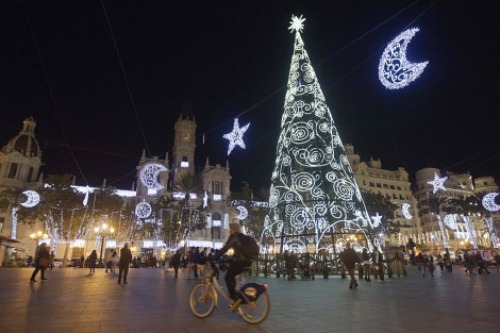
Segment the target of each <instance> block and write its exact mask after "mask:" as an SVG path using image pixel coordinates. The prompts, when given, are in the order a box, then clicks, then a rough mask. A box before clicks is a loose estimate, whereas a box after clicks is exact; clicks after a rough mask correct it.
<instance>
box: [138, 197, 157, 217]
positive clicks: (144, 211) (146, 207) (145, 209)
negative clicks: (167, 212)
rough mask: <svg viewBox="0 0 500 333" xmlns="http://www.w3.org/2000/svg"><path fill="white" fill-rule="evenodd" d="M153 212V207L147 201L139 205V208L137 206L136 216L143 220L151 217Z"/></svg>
mask: <svg viewBox="0 0 500 333" xmlns="http://www.w3.org/2000/svg"><path fill="white" fill-rule="evenodd" d="M152 211H153V209H152V208H151V205H150V204H148V203H147V202H145V201H143V202H140V203H138V204H137V206H135V215H137V216H138V217H139V218H141V219H145V218H147V217H149V215H151V212H152Z"/></svg>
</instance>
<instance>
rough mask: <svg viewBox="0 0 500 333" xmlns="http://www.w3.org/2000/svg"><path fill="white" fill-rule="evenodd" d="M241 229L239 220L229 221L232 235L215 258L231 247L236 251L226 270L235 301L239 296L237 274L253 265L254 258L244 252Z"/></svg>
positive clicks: (230, 291)
mask: <svg viewBox="0 0 500 333" xmlns="http://www.w3.org/2000/svg"><path fill="white" fill-rule="evenodd" d="M240 229H241V225H240V224H239V223H238V222H231V223H229V232H230V234H231V235H230V236H229V238H228V239H227V242H226V244H225V245H224V247H223V248H222V249H220V250H219V251H217V253H216V255H215V258H214V259H215V260H219V259H220V257H221V256H222V255H223V254H224V253H226V252H227V251H228V250H229V249H230V248H232V249H233V251H234V253H233V255H232V258H231V261H230V263H229V267H228V269H227V272H226V277H225V278H224V280H225V281H226V286H227V289H228V292H229V296H230V297H231V299H232V300H233V301H235V300H236V299H237V298H238V296H237V294H236V290H235V287H236V276H237V275H239V274H241V273H242V272H243V270H244V269H245V268H246V267H248V266H250V265H252V260H251V259H248V258H247V257H245V255H244V254H243V250H242V246H243V244H242V242H241V238H240V235H242V233H240Z"/></svg>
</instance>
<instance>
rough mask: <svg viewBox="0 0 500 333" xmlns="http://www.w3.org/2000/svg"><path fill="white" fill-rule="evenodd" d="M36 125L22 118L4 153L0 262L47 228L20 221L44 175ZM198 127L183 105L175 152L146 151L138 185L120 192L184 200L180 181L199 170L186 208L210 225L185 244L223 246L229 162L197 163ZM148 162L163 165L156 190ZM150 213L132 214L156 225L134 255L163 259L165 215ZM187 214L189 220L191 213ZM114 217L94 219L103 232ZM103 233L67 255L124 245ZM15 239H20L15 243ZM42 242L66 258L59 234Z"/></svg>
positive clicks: (130, 198) (30, 247) (229, 213)
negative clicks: (146, 177)
mask: <svg viewBox="0 0 500 333" xmlns="http://www.w3.org/2000/svg"><path fill="white" fill-rule="evenodd" d="M35 126H36V122H35V121H34V119H33V118H32V117H30V118H27V119H26V120H24V122H23V128H22V130H21V131H20V132H19V134H18V135H17V136H15V137H14V138H12V139H11V140H10V141H9V142H8V143H7V145H5V146H4V147H3V148H2V150H1V151H0V194H2V200H1V201H0V202H1V203H2V204H1V205H0V236H1V237H2V238H1V242H2V243H1V244H2V246H1V247H0V263H4V264H6V263H8V264H14V263H13V261H14V258H16V257H23V258H24V257H27V256H28V255H30V254H31V255H33V254H34V250H35V246H36V243H37V242H38V241H34V240H33V239H31V238H30V235H31V234H33V232H36V231H37V230H41V231H44V226H43V223H41V222H40V223H37V224H35V225H27V224H24V223H19V224H18V223H17V220H16V209H17V207H18V206H19V204H21V203H22V201H24V200H25V198H26V197H25V195H23V194H22V193H23V192H24V191H25V190H28V189H35V190H36V189H37V188H40V187H41V186H42V185H43V182H42V179H41V178H42V177H40V179H39V180H38V181H37V177H38V175H39V174H40V167H41V165H42V160H41V156H42V152H41V150H40V147H39V145H38V142H37V140H36V138H35V134H34V130H35ZM196 127H197V126H196V122H195V118H194V116H193V114H192V112H191V108H190V105H189V104H185V105H184V108H183V110H182V112H181V114H180V116H179V118H178V120H177V122H176V123H175V126H174V133H173V134H174V144H173V147H172V149H171V154H169V153H167V154H166V156H165V159H160V158H159V157H158V156H153V157H150V158H148V157H146V154H145V151H143V153H142V156H141V157H140V159H139V163H138V165H137V167H136V170H137V173H136V185H135V186H132V190H116V194H117V195H119V196H120V197H122V198H123V199H124V200H125V202H127V203H129V204H132V205H133V206H137V205H138V204H140V203H148V204H149V205H154V204H155V203H156V200H157V199H158V198H160V197H161V196H163V195H164V194H168V195H169V196H170V197H171V198H174V199H176V200H181V199H183V196H184V194H183V193H180V192H179V190H178V186H177V183H178V181H179V179H180V178H181V177H182V175H183V174H185V173H187V172H190V173H192V174H198V175H199V176H200V179H201V186H200V188H199V189H198V190H196V191H193V192H192V193H190V194H189V198H190V200H189V204H188V207H185V208H187V209H189V210H190V211H193V212H194V211H197V210H199V209H203V210H204V216H206V222H207V227H206V229H204V230H198V231H195V232H191V233H190V234H189V236H188V238H187V245H188V246H201V247H218V248H219V247H221V246H222V244H223V242H224V241H225V239H226V238H227V235H228V224H229V221H230V220H231V219H232V218H233V217H234V216H235V215H236V212H235V211H234V209H232V208H231V206H230V205H229V204H228V202H229V200H228V199H229V198H230V195H231V192H230V185H231V175H230V172H229V163H228V162H226V165H225V166H221V165H220V164H216V165H210V164H209V159H208V157H207V158H206V163H205V165H204V166H199V167H196V166H195V154H196V151H195V149H196V138H197V137H196ZM170 156H171V157H172V161H171V162H170V160H169V157H170ZM148 164H153V165H155V166H156V168H158V165H159V166H160V167H159V168H158V169H153V171H152V174H151V175H152V178H150V180H151V181H153V182H154V184H155V185H157V186H156V187H154V188H151V186H149V187H148V186H146V185H145V184H144V182H143V181H142V180H141V171H142V170H143V168H145V167H146V166H147V165H148ZM73 187H74V188H75V189H76V190H78V191H80V192H82V193H87V192H88V193H92V192H94V191H95V190H96V189H97V188H88V187H86V186H76V185H74V186H73ZM100 188H106V183H105V182H104V183H103V185H102V187H100ZM90 197H91V199H90V201H92V200H95V196H92V195H90ZM94 204H95V203H94ZM136 213H137V212H136ZM151 213H152V214H151V215H148V217H147V218H140V217H139V216H138V215H137V214H135V215H134V214H133V215H132V218H131V220H132V222H131V223H134V224H140V223H150V224H151V226H152V228H151V232H150V233H147V234H144V235H143V234H141V235H136V236H137V238H135V239H134V240H133V241H134V244H133V249H134V256H138V255H141V256H145V255H156V256H157V257H158V258H159V257H160V256H164V254H165V251H166V248H167V246H166V244H165V242H164V241H163V240H162V238H161V236H160V235H159V232H158V230H159V229H160V225H161V223H162V219H164V218H165V215H164V214H163V213H162V212H161V211H160V212H151ZM189 216H190V218H191V216H192V215H191V214H190V215H189ZM110 218H111V217H109V216H108V217H105V218H99V219H96V220H95V221H94V224H96V225H97V227H98V228H99V230H102V229H101V228H102V226H103V224H104V221H105V220H106V219H110ZM101 237H103V236H102V232H97V231H96V232H93V231H90V232H88V237H87V238H86V239H77V240H75V241H74V242H73V243H72V244H71V252H72V253H69V256H68V258H72V257H73V258H76V257H78V258H79V257H80V256H81V255H84V256H87V255H88V254H89V253H90V251H91V250H92V249H99V247H100V246H101V247H103V248H104V249H110V250H111V249H115V248H116V247H119V246H121V245H122V244H121V243H123V241H120V242H117V241H116V239H113V237H109V236H108V237H103V238H101ZM9 240H10V241H9ZM14 240H16V241H17V242H13V241H14ZM40 241H44V242H47V243H48V244H49V245H50V247H51V248H52V249H53V250H54V251H55V254H56V257H62V256H63V253H64V248H65V246H66V244H65V243H64V242H63V241H59V240H58V239H57V237H56V236H54V235H47V237H46V238H43V239H40ZM101 244H102V245H101ZM180 245H181V246H182V245H184V243H182V244H180ZM107 252H108V251H106V252H105V256H106V255H107Z"/></svg>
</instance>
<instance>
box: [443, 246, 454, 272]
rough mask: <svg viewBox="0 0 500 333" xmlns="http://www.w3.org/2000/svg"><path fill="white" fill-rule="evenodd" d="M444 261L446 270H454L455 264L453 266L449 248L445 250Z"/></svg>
mask: <svg viewBox="0 0 500 333" xmlns="http://www.w3.org/2000/svg"><path fill="white" fill-rule="evenodd" d="M443 261H444V266H445V267H446V271H447V272H448V273H451V272H453V266H451V255H450V251H449V250H448V249H446V251H445V252H444V256H443Z"/></svg>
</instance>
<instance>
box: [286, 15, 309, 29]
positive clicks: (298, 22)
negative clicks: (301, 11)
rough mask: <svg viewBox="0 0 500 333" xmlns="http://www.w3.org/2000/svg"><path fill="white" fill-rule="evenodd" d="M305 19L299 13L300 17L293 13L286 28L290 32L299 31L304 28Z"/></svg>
mask: <svg viewBox="0 0 500 333" xmlns="http://www.w3.org/2000/svg"><path fill="white" fill-rule="evenodd" d="M305 20H306V19H305V18H303V17H302V15H300V17H297V16H295V15H292V20H291V21H290V26H289V27H288V30H290V33H293V32H295V31H296V32H299V33H301V32H302V30H303V29H304V21H305Z"/></svg>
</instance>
